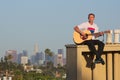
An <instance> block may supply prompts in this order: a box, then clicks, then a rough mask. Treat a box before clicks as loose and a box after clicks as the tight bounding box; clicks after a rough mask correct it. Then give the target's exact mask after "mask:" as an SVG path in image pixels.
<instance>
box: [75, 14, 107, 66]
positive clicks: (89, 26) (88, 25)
mask: <svg viewBox="0 0 120 80" xmlns="http://www.w3.org/2000/svg"><path fill="white" fill-rule="evenodd" d="M94 19H95V15H94V14H93V13H90V14H88V21H87V22H84V23H82V24H80V25H77V26H75V27H74V30H75V31H76V32H78V33H79V34H80V35H81V36H83V37H84V38H87V35H86V33H84V30H89V31H90V32H91V33H96V32H98V26H97V25H96V24H95V23H94ZM103 34H104V33H103V32H99V35H93V36H92V39H91V40H85V41H84V42H82V44H85V45H88V47H89V49H90V51H91V53H92V54H96V59H95V62H94V63H102V64H103V65H104V64H105V62H104V60H103V59H102V58H101V54H102V53H103V49H104V43H103V42H102V41H100V40H97V39H96V38H97V37H99V36H102V35H103ZM95 45H98V50H96V48H95Z"/></svg>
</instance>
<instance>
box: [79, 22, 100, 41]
mask: <svg viewBox="0 0 120 80" xmlns="http://www.w3.org/2000/svg"><path fill="white" fill-rule="evenodd" d="M78 28H79V29H80V30H83V31H84V30H89V31H90V32H91V33H97V32H98V26H97V25H96V24H95V23H93V24H92V25H91V24H90V23H89V22H84V23H82V24H80V25H78ZM92 39H95V37H94V36H93V38H92Z"/></svg>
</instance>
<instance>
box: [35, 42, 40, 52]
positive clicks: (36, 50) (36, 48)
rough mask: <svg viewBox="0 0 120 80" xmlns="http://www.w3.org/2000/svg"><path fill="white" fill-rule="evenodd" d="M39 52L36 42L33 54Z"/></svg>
mask: <svg viewBox="0 0 120 80" xmlns="http://www.w3.org/2000/svg"><path fill="white" fill-rule="evenodd" d="M38 52H39V46H38V44H37V43H36V44H35V46H34V54H36V53H38Z"/></svg>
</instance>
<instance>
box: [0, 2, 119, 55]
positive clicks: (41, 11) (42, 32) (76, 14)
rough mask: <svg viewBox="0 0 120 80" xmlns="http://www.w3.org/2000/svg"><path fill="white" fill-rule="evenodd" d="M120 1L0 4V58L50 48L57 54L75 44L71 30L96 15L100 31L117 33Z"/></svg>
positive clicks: (30, 53)
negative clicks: (88, 17) (115, 30)
mask: <svg viewBox="0 0 120 80" xmlns="http://www.w3.org/2000/svg"><path fill="white" fill-rule="evenodd" d="M119 2H120V1H119V0H114V1H113V0H109V1H104V0H100V1H87V0H84V1H80V0H76V1H70V0H59V1H56V0H35V1H33V0H20V1H16V0H10V1H5V0H2V1H0V10H1V13H0V54H1V55H0V57H1V56H4V53H5V51H6V50H17V51H18V53H20V52H22V51H23V50H27V51H28V53H29V55H32V54H33V53H34V45H35V43H37V44H38V45H39V50H40V51H43V52H44V50H45V49H46V48H50V49H51V51H53V52H54V53H57V50H58V49H59V48H62V49H64V53H65V45H66V44H74V42H73V38H72V34H73V27H74V26H75V25H78V24H80V23H82V22H84V21H87V15H88V14H89V13H91V12H92V13H95V15H96V19H95V23H97V25H98V26H99V27H100V31H102V30H108V29H112V30H113V29H120V23H119V21H120V15H119V14H120V10H119V9H118V8H119V7H120V5H119Z"/></svg>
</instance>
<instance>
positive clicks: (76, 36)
mask: <svg viewBox="0 0 120 80" xmlns="http://www.w3.org/2000/svg"><path fill="white" fill-rule="evenodd" d="M83 32H84V33H85V34H86V37H83V36H82V35H80V33H78V32H76V31H74V32H73V41H74V42H75V44H81V43H82V42H84V41H86V40H91V39H92V37H93V36H94V35H100V32H98V33H91V32H90V31H89V30H85V31H83ZM103 33H110V30H107V31H103Z"/></svg>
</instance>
